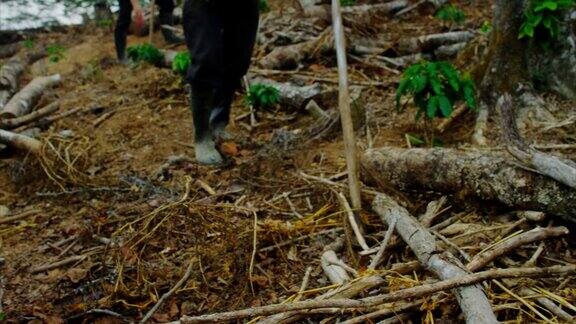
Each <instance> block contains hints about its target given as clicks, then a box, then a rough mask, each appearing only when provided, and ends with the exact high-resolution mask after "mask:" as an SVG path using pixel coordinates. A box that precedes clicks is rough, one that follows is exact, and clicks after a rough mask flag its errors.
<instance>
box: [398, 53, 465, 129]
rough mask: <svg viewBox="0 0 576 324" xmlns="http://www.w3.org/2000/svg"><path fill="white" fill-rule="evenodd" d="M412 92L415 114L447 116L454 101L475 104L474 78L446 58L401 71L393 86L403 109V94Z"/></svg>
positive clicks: (432, 117)
mask: <svg viewBox="0 0 576 324" xmlns="http://www.w3.org/2000/svg"><path fill="white" fill-rule="evenodd" d="M405 96H412V98H413V99H414V103H415V104H416V108H417V109H418V110H417V113H416V118H417V119H419V118H420V117H421V116H422V115H425V116H426V117H427V118H428V119H430V120H431V119H434V118H437V117H439V118H446V117H450V116H451V115H452V112H453V110H454V104H455V103H457V102H458V101H464V102H465V103H466V105H467V106H468V108H469V109H474V108H476V98H475V90H474V82H473V81H472V79H470V77H468V76H462V74H461V73H460V72H459V71H458V70H457V69H456V68H455V67H454V66H453V65H452V64H450V63H448V62H443V61H440V62H428V61H422V62H420V63H417V64H414V65H412V66H410V67H409V68H408V69H406V71H405V72H404V75H403V76H402V80H401V81H400V84H399V86H398V89H397V90H396V106H397V108H398V109H402V107H403V106H404V105H402V98H403V97H405Z"/></svg>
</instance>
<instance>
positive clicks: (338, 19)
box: [332, 0, 362, 224]
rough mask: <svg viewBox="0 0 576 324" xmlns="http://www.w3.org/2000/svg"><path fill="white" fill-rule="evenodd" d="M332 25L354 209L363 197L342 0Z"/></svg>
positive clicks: (334, 10) (336, 2)
mask: <svg viewBox="0 0 576 324" xmlns="http://www.w3.org/2000/svg"><path fill="white" fill-rule="evenodd" d="M332 25H333V29H334V40H335V42H336V57H337V59H338V79H339V96H338V101H339V103H338V106H339V108H340V120H341V122H342V133H343V134H344V148H345V150H346V164H347V166H348V182H349V186H350V197H351V199H352V206H353V207H354V209H355V210H361V209H362V199H361V195H360V179H359V168H358V154H357V148H356V138H355V135H354V125H353V122H352V115H351V113H350V94H349V93H348V66H347V65H348V64H347V62H346V44H345V42H346V39H345V38H344V27H343V26H342V14H341V12H340V0H332ZM356 221H357V222H358V224H361V222H360V220H359V219H358V218H357V219H356Z"/></svg>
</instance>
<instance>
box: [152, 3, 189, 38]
mask: <svg viewBox="0 0 576 324" xmlns="http://www.w3.org/2000/svg"><path fill="white" fill-rule="evenodd" d="M156 3H157V4H158V7H159V9H160V10H159V14H158V20H159V21H160V30H161V31H162V35H163V36H164V39H165V40H166V42H168V43H170V44H178V43H182V42H184V40H183V39H182V38H180V37H178V36H176V34H174V32H173V31H171V30H169V29H166V28H162V25H168V26H173V25H174V8H175V6H174V0H156Z"/></svg>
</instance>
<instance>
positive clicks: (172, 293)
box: [140, 261, 194, 323]
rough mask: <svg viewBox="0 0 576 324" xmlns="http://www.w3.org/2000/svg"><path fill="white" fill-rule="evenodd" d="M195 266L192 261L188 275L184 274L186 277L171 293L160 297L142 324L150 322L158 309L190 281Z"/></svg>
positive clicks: (187, 271)
mask: <svg viewBox="0 0 576 324" xmlns="http://www.w3.org/2000/svg"><path fill="white" fill-rule="evenodd" d="M193 265H194V262H192V261H190V264H189V265H188V269H186V273H184V276H183V277H182V279H180V281H178V282H177V283H176V284H175V285H174V287H172V289H170V291H168V292H167V293H165V294H164V295H162V297H160V299H159V300H158V302H157V303H156V305H154V307H152V308H151V309H150V310H149V311H148V313H146V316H144V317H143V318H142V320H141V321H140V323H146V322H148V320H149V319H150V318H151V317H152V315H154V313H155V312H156V311H157V310H158V308H159V307H160V306H161V305H162V303H164V302H165V301H166V299H168V298H170V296H172V295H174V293H176V292H177V291H178V289H180V287H182V285H183V284H185V283H186V281H188V278H190V275H192V266H193Z"/></svg>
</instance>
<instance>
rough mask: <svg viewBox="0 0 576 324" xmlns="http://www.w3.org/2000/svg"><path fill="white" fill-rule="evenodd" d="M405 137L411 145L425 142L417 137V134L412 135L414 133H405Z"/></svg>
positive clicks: (419, 144)
mask: <svg viewBox="0 0 576 324" xmlns="http://www.w3.org/2000/svg"><path fill="white" fill-rule="evenodd" d="M405 136H406V139H407V140H408V142H409V143H410V145H412V146H422V145H424V144H426V142H425V141H424V140H423V139H421V138H419V137H418V136H416V135H414V134H410V133H407V134H406V135H405Z"/></svg>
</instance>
